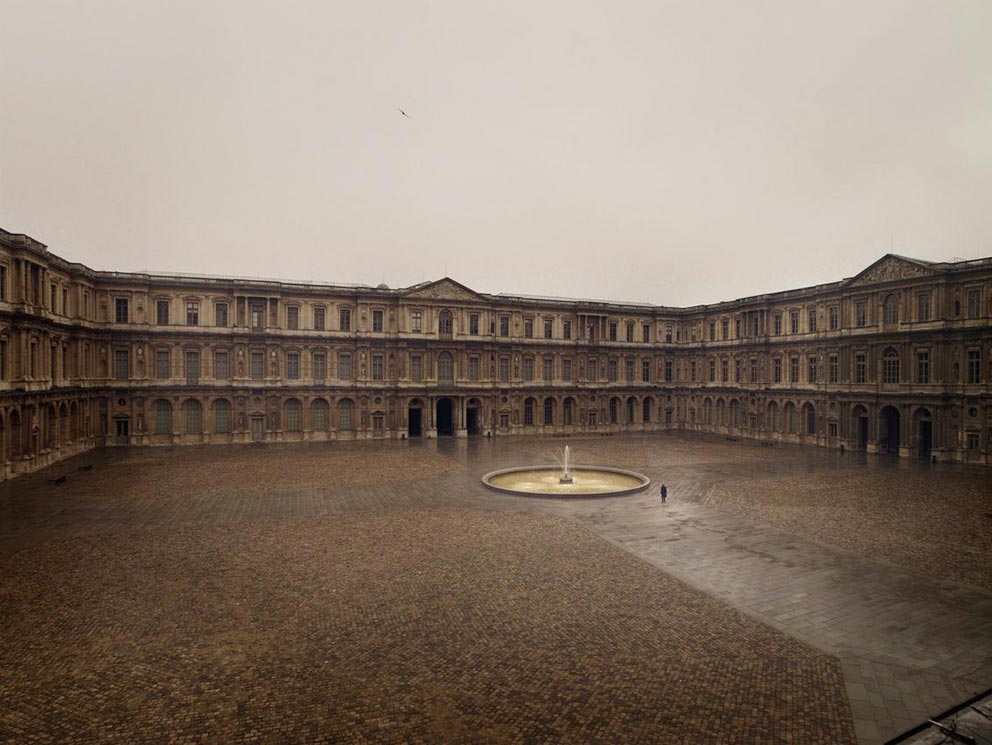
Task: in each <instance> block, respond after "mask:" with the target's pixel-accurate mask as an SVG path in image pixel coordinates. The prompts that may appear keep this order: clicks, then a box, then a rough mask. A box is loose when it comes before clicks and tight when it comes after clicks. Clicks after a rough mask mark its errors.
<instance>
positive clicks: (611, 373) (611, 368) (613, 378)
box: [606, 360, 619, 383]
mask: <svg viewBox="0 0 992 745" xmlns="http://www.w3.org/2000/svg"><path fill="white" fill-rule="evenodd" d="M606 369H607V379H608V380H609V381H610V382H611V383H616V382H617V379H618V377H619V375H618V373H617V361H616V360H610V361H609V362H608V363H607V368H606Z"/></svg>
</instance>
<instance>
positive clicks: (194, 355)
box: [186, 352, 200, 385]
mask: <svg viewBox="0 0 992 745" xmlns="http://www.w3.org/2000/svg"><path fill="white" fill-rule="evenodd" d="M199 382H200V353H199V352H186V383H187V384H189V385H196V384H197V383H199Z"/></svg>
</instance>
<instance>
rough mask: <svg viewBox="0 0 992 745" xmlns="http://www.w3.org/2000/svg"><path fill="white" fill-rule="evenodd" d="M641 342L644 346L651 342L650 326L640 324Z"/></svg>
mask: <svg viewBox="0 0 992 745" xmlns="http://www.w3.org/2000/svg"><path fill="white" fill-rule="evenodd" d="M641 342H642V343H644V344H649V343H650V342H651V326H650V325H648V324H646V323H643V324H641Z"/></svg>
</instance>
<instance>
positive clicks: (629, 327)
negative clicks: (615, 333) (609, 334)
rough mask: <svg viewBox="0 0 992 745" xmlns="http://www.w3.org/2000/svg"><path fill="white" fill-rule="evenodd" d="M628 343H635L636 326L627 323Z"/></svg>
mask: <svg viewBox="0 0 992 745" xmlns="http://www.w3.org/2000/svg"><path fill="white" fill-rule="evenodd" d="M627 341H634V324H632V323H627Z"/></svg>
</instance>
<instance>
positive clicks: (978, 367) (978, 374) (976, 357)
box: [968, 349, 982, 385]
mask: <svg viewBox="0 0 992 745" xmlns="http://www.w3.org/2000/svg"><path fill="white" fill-rule="evenodd" d="M968 382H969V383H970V384H973V385H974V384H976V383H981V382H982V353H981V351H979V350H977V349H969V350H968Z"/></svg>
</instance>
